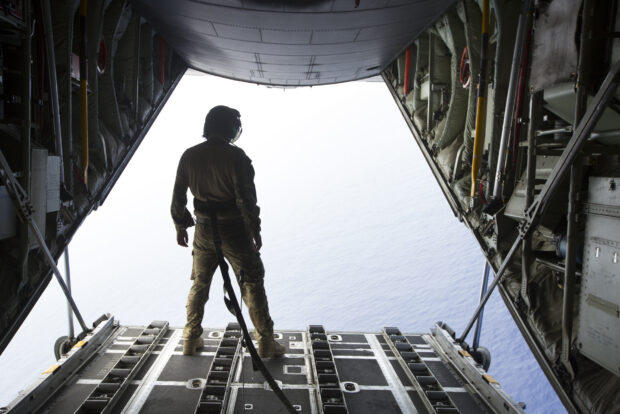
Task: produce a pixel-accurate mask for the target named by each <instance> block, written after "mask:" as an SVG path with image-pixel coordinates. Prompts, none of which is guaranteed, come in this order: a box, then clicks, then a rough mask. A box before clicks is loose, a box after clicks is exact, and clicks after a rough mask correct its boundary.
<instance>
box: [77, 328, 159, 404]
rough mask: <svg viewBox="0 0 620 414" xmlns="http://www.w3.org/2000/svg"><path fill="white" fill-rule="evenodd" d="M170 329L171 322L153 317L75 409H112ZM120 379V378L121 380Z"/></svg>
mask: <svg viewBox="0 0 620 414" xmlns="http://www.w3.org/2000/svg"><path fill="white" fill-rule="evenodd" d="M167 331H168V322H166V321H153V322H151V323H150V324H149V326H147V327H146V328H145V329H144V330H143V331H142V332H141V333H140V335H138V336H137V337H136V340H135V341H134V343H133V344H132V345H131V346H130V347H129V348H128V349H127V351H126V352H125V353H124V354H123V356H122V357H121V358H120V359H119V360H118V362H117V363H116V365H114V367H113V368H112V369H110V371H109V372H108V373H107V375H106V376H105V377H104V378H103V379H102V380H101V382H100V383H99V385H97V387H96V388H95V389H94V390H93V391H92V392H91V393H90V394H89V395H88V397H86V399H85V400H84V402H83V403H82V404H81V405H80V407H79V408H78V409H77V410H76V411H75V412H76V414H77V413H109V412H111V411H112V409H113V408H114V406H115V404H116V403H118V401H119V400H120V398H121V396H122V395H123V393H124V392H125V390H126V389H127V387H129V384H130V382H131V380H132V379H133V378H134V377H135V376H136V374H137V373H138V372H139V371H140V368H141V367H142V366H143V365H144V363H145V362H146V360H147V359H148V357H149V356H150V355H151V354H152V353H153V351H154V350H155V347H156V346H157V344H158V343H159V342H160V340H161V339H162V338H163V337H164V334H165V333H166V332H167ZM135 354H139V355H135ZM119 379H120V381H119Z"/></svg>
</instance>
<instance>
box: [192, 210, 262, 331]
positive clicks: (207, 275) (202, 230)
mask: <svg viewBox="0 0 620 414" xmlns="http://www.w3.org/2000/svg"><path fill="white" fill-rule="evenodd" d="M218 229H219V233H220V237H221V239H222V251H223V253H224V257H225V258H226V260H228V262H229V263H230V264H231V265H232V268H233V270H234V272H235V274H236V275H237V277H238V278H239V276H240V275H243V280H242V282H243V283H242V285H241V296H242V298H243V301H244V302H245V304H246V306H247V308H248V312H249V313H250V319H252V323H253V324H254V337H255V339H256V340H257V341H260V340H261V338H273V321H272V320H271V316H270V315H269V305H268V303H267V295H266V294H265V288H264V285H263V278H264V275H265V268H264V267H263V262H262V260H261V258H260V254H259V253H258V252H257V251H256V250H255V249H254V243H253V241H252V239H251V237H250V235H249V233H248V231H247V230H246V227H245V223H244V222H243V220H242V219H229V220H220V221H219V223H218ZM193 247H194V250H193V252H192V256H193V265H192V276H191V278H192V280H193V284H192V287H191V288H190V291H189V296H188V297H187V306H186V309H187V324H186V325H185V329H184V331H183V337H184V338H185V339H193V338H197V337H199V336H200V335H201V334H202V327H201V323H202V318H203V316H204V307H205V303H206V302H207V300H208V299H209V288H210V286H211V280H212V279H213V274H214V273H215V269H216V268H217V266H218V259H217V255H216V252H215V247H214V244H213V232H212V228H211V223H209V222H206V223H196V231H195V233H194V246H193Z"/></svg>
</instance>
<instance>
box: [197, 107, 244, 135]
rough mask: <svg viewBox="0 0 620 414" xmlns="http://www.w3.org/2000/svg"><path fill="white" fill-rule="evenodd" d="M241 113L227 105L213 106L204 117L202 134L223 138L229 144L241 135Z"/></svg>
mask: <svg viewBox="0 0 620 414" xmlns="http://www.w3.org/2000/svg"><path fill="white" fill-rule="evenodd" d="M241 131H242V128H241V114H240V113H239V111H237V110H236V109H233V108H229V107H228V106H224V105H218V106H215V107H213V108H212V109H211V110H210V111H209V113H208V114H207V116H206V118H205V125H204V131H203V136H204V137H205V138H207V139H209V138H220V139H224V140H226V141H228V142H230V143H231V144H232V143H233V142H235V141H236V140H238V139H239V136H240V135H241Z"/></svg>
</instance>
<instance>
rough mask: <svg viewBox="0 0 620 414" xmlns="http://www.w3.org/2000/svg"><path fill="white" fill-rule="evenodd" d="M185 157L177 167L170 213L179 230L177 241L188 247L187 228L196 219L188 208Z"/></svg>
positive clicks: (180, 244)
mask: <svg viewBox="0 0 620 414" xmlns="http://www.w3.org/2000/svg"><path fill="white" fill-rule="evenodd" d="M183 159H184V157H181V160H180V161H179V167H178V168H177V176H176V179H175V181H174V189H173V190H172V205H171V206H170V213H171V215H172V221H173V222H174V227H175V228H176V230H177V243H178V244H179V246H183V247H187V242H188V236H187V228H188V227H191V226H193V225H194V219H193V218H192V215H191V213H190V212H189V210H188V209H187V207H186V206H187V187H188V183H187V176H186V175H185V172H184V168H183Z"/></svg>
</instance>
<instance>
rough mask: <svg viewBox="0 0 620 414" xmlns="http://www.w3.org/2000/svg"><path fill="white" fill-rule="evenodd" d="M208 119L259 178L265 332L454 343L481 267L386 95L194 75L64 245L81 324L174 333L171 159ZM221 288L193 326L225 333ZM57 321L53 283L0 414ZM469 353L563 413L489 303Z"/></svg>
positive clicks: (180, 287)
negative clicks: (445, 334)
mask: <svg viewBox="0 0 620 414" xmlns="http://www.w3.org/2000/svg"><path fill="white" fill-rule="evenodd" d="M218 104H225V105H229V106H232V107H234V108H237V109H238V110H240V112H241V114H242V118H241V119H242V122H243V131H244V132H243V135H242V136H241V139H240V140H239V141H238V145H239V146H240V147H242V148H243V149H244V150H245V151H246V153H247V154H248V155H249V156H250V157H251V158H252V160H253V164H254V167H255V169H256V187H257V192H258V199H259V205H260V206H261V211H262V213H261V216H262V219H263V225H262V226H263V244H264V246H263V249H262V251H261V253H262V257H263V260H264V263H265V268H266V282H265V284H266V290H267V294H268V297H269V302H270V309H271V314H272V317H273V319H274V321H275V324H276V329H284V328H290V329H305V328H306V326H307V325H310V324H322V325H324V326H325V327H326V328H327V329H328V330H347V331H372V332H379V331H380V330H381V328H382V327H384V326H397V327H399V328H400V329H401V330H402V331H403V332H411V333H413V332H417V333H420V332H428V331H429V329H430V328H431V327H432V326H433V325H434V323H435V322H437V321H445V322H447V323H448V324H449V325H450V326H451V327H452V328H453V329H454V330H455V331H456V332H457V334H458V333H459V332H460V331H462V329H463V328H464V327H465V325H466V323H467V321H468V320H469V318H470V317H471V315H472V312H473V310H474V309H475V307H476V304H477V301H478V297H479V289H480V283H481V277H482V270H483V265H484V259H483V256H482V253H481V251H480V248H479V246H478V244H477V243H476V241H475V240H474V238H473V237H472V235H471V233H470V232H469V231H468V230H467V229H466V228H465V226H464V225H463V224H462V223H460V222H459V221H458V220H457V218H456V217H454V215H453V214H452V212H451V210H450V208H449V207H448V204H447V202H446V200H445V198H444V196H443V194H442V193H441V191H440V189H439V187H438V185H437V183H436V181H435V179H434V178H433V176H432V174H431V172H430V169H429V167H428V166H427V164H426V162H425V161H424V159H423V157H422V155H421V153H420V150H419V148H418V147H417V145H416V143H415V141H414V140H413V138H412V136H411V133H410V132H409V130H408V128H407V126H406V124H405V122H404V120H403V119H402V116H401V114H400V112H399V111H398V109H397V107H396V105H395V104H394V102H393V100H392V98H391V96H390V94H389V92H388V91H387V88H386V87H385V85H383V84H382V83H380V82H355V83H348V84H340V85H333V86H322V87H314V88H304V89H287V90H282V89H277V88H266V87H259V86H257V85H252V84H247V83H239V82H233V81H228V80H223V79H219V78H214V77H210V76H202V75H196V74H195V73H192V72H189V73H188V75H186V76H185V77H184V79H183V80H182V81H181V83H180V84H179V86H178V88H177V90H176V91H175V92H174V94H173V95H172V97H171V98H170V101H169V103H168V104H167V106H166V107H165V108H164V110H163V111H162V112H161V115H160V116H159V118H158V119H157V121H156V122H155V123H154V125H153V127H152V129H151V131H150V132H149V133H148V135H147V137H146V139H145V141H144V143H143V144H142V146H141V147H140V149H139V150H138V151H137V153H136V155H135V156H134V158H133V160H132V161H131V162H130V164H129V166H128V167H127V169H126V170H125V173H124V174H123V175H122V176H121V178H120V179H119V181H118V183H117V184H116V186H115V188H114V190H113V191H112V193H111V194H110V196H109V197H108V199H107V200H106V201H105V203H104V204H103V205H102V206H101V207H99V209H98V210H97V211H94V212H93V213H92V214H91V215H90V216H89V217H88V219H87V220H86V222H85V223H84V225H83V226H82V227H81V228H80V229H79V230H78V232H77V233H76V235H75V237H74V238H73V240H72V242H71V244H70V259H71V276H72V282H73V294H74V297H75V300H76V302H77V304H78V306H79V308H80V310H81V312H82V314H83V315H84V319H85V320H86V321H87V323H90V322H92V321H94V320H95V319H96V318H98V317H99V316H100V315H101V314H103V313H106V312H110V313H112V314H113V315H114V316H115V317H116V318H117V319H119V320H120V321H121V323H123V324H127V325H146V324H148V323H149V322H150V321H152V320H167V321H170V324H171V326H178V327H180V326H183V324H184V318H185V300H186V297H187V292H188V289H189V287H190V279H189V274H190V268H191V256H190V250H189V249H185V248H182V247H179V246H177V245H176V242H175V232H174V227H173V225H172V221H171V219H170V216H169V208H170V199H171V193H172V186H173V182H174V176H175V172H176V166H177V163H178V159H179V157H180V156H181V154H182V153H183V151H184V150H185V148H187V147H190V146H192V145H196V144H198V143H200V142H201V140H202V138H201V135H202V134H201V132H202V123H203V120H204V116H205V114H206V112H207V111H208V110H209V109H210V108H211V107H212V106H215V105H218ZM190 236H191V232H190ZM61 262H62V260H61ZM60 268H61V270H62V269H64V266H62V265H61V266H60ZM219 280H220V279H219V277H218V275H216V276H215V278H214V282H213V284H212V289H211V295H210V296H211V299H210V301H209V302H208V304H207V307H206V312H205V321H204V323H203V325H205V326H211V327H224V326H225V325H226V324H227V323H228V322H230V321H232V320H233V317H232V315H230V314H229V313H228V311H227V310H226V308H225V306H224V304H223V301H222V294H221V287H220V286H221V285H220V282H219ZM66 315H67V314H66V303H65V301H64V298H63V297H62V294H61V291H60V288H59V287H58V286H57V283H56V282H55V281H54V280H52V282H51V283H50V285H49V287H48V288H47V290H46V291H45V293H44V294H43V295H42V297H41V299H40V300H39V302H38V303H37V305H36V306H35V308H34V309H33V311H32V312H31V314H30V316H29V317H28V319H27V320H26V321H25V322H24V324H23V326H22V328H21V329H20V331H19V332H18V333H17V335H16V336H15V337H14V339H13V341H12V342H11V344H10V345H9V346H8V348H7V349H6V350H5V351H4V353H3V354H2V355H0V406H2V405H3V404H7V403H8V402H10V401H11V400H12V399H13V398H15V397H16V396H17V393H18V392H19V391H20V390H22V389H24V388H25V387H27V386H28V385H29V384H31V383H32V382H33V381H34V380H35V379H36V378H37V377H38V375H39V374H40V373H41V372H42V371H43V370H45V369H46V368H47V367H49V366H50V365H52V364H53V363H54V357H53V351H52V347H53V344H54V341H55V340H56V338H58V337H59V336H61V335H66V334H67V316H66ZM481 344H482V345H483V346H485V347H487V348H488V349H489V350H490V351H491V355H492V362H491V367H490V373H491V374H492V375H493V376H494V377H495V378H496V379H498V380H499V382H500V383H501V385H502V386H503V388H504V389H505V390H506V392H507V393H508V394H510V395H511V396H512V397H513V398H514V399H515V400H516V401H523V402H525V403H526V404H527V408H526V411H527V412H528V413H541V414H542V413H563V412H565V410H564V408H563V406H562V405H561V403H560V402H559V400H558V398H557V396H556V395H555V393H554V391H553V390H552V388H551V386H550V385H549V383H548V382H547V380H546V378H545V376H544V374H543V373H542V372H541V370H540V368H539V367H538V365H537V363H536V361H535V359H534V357H533V356H532V354H531V352H530V351H529V349H528V347H527V345H526V344H525V342H524V340H523V338H522V337H521V335H520V333H519V331H518V329H517V327H516V326H515V324H514V322H513V320H512V319H511V317H510V315H509V314H508V311H507V310H506V307H505V305H504V304H503V302H502V300H501V298H500V297H499V295H498V294H497V293H494V294H493V296H492V297H491V299H490V301H489V303H488V305H487V307H486V311H485V314H484V322H483V328H482V338H481Z"/></svg>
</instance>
